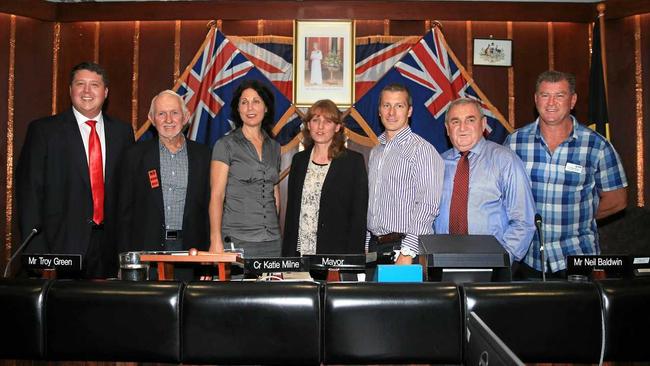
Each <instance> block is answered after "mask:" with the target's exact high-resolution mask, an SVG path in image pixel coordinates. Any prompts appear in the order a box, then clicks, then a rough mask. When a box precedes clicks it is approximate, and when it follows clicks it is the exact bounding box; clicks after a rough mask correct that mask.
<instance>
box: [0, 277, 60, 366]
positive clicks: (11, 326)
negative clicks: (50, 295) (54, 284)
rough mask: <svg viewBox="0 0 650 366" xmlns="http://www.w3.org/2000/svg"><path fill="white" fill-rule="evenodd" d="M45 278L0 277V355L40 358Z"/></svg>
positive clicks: (45, 287) (43, 343) (3, 357)
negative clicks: (0, 328) (0, 327)
mask: <svg viewBox="0 0 650 366" xmlns="http://www.w3.org/2000/svg"><path fill="white" fill-rule="evenodd" d="M49 285H50V282H49V281H46V280H28V279H2V280H0V324H2V329H3V330H2V331H1V332H0V359H42V358H43V356H44V352H45V341H44V339H43V331H44V303H45V293H46V291H47V289H48V287H49Z"/></svg>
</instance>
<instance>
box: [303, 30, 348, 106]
mask: <svg viewBox="0 0 650 366" xmlns="http://www.w3.org/2000/svg"><path fill="white" fill-rule="evenodd" d="M293 50H294V55H293V59H294V63H293V65H294V69H293V72H294V73H293V75H294V77H293V90H294V92H293V103H294V104H295V105H296V106H298V107H305V106H311V105H312V104H313V103H314V102H316V101H317V100H320V99H331V100H332V101H333V102H334V103H336V104H337V105H338V106H339V107H349V106H351V105H352V103H353V102H354V64H355V62H354V21H352V20H332V21H321V20H295V21H294V45H293Z"/></svg>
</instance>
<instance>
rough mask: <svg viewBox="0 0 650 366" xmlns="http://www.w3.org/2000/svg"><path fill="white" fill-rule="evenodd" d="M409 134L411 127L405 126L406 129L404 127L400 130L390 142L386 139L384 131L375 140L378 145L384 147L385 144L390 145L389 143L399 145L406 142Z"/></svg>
mask: <svg viewBox="0 0 650 366" xmlns="http://www.w3.org/2000/svg"><path fill="white" fill-rule="evenodd" d="M410 134H411V127H410V126H408V125H407V126H406V127H404V129H402V130H401V131H399V132H398V133H397V134H396V135H395V136H393V138H392V139H390V141H389V140H388V138H387V137H386V132H385V131H384V133H382V134H381V135H379V137H378V138H377V139H378V140H379V143H380V144H382V145H386V144H388V143H391V142H394V143H396V144H400V145H401V144H402V142H404V141H406V139H407V138H408V137H409V135H410Z"/></svg>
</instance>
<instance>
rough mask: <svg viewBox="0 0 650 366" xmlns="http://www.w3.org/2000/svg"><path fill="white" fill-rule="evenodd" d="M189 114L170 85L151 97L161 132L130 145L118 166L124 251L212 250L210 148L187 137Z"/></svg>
mask: <svg viewBox="0 0 650 366" xmlns="http://www.w3.org/2000/svg"><path fill="white" fill-rule="evenodd" d="M189 118H190V115H189V112H188V111H187V108H186V107H185V104H184V103H183V100H182V98H181V97H180V96H179V95H178V94H176V93H175V92H173V91H171V90H165V91H162V92H160V93H159V94H158V95H156V96H155V97H154V98H153V100H152V101H151V108H150V109H149V120H150V121H152V123H153V125H154V127H155V128H156V131H157V132H158V136H157V138H154V139H152V140H148V141H143V142H139V143H137V144H135V145H134V146H132V147H131V148H130V149H128V150H127V152H126V153H125V155H124V159H123V160H122V164H121V167H120V172H121V176H120V190H119V199H118V202H119V203H118V207H119V226H118V231H119V232H118V237H119V239H118V242H119V247H120V251H139V250H165V251H168V250H188V249H190V248H196V249H199V250H207V249H208V246H209V229H208V228H209V226H208V204H209V202H210V149H209V148H208V147H207V146H205V145H202V144H199V143H196V142H194V141H190V140H187V139H185V137H184V135H183V133H182V131H183V127H184V126H185V125H186V124H187V122H188V121H189ZM177 272H178V271H177ZM190 276H191V275H190ZM177 277H178V276H177ZM183 279H186V278H183Z"/></svg>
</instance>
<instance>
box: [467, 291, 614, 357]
mask: <svg viewBox="0 0 650 366" xmlns="http://www.w3.org/2000/svg"><path fill="white" fill-rule="evenodd" d="M463 291H464V297H465V305H466V313H467V314H469V312H470V311H474V312H475V313H476V314H477V315H478V316H480V317H481V319H482V320H483V321H484V322H485V323H486V324H487V325H488V326H489V327H490V328H491V329H492V331H494V333H496V334H497V335H498V336H499V337H500V338H501V340H502V341H503V342H504V343H505V344H506V345H508V347H510V349H511V350H512V351H513V352H514V353H515V354H516V355H517V356H518V357H519V358H521V360H522V361H523V362H526V363H528V362H571V363H573V362H575V363H598V362H599V360H600V356H601V352H602V346H603V343H602V335H603V330H602V329H603V321H602V312H601V304H600V296H599V293H598V290H597V288H596V286H595V285H594V284H592V283H571V282H544V283H542V282H514V283H507V284H505V283H502V284H465V285H464V286H463Z"/></svg>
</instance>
